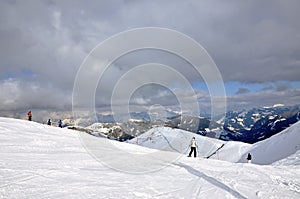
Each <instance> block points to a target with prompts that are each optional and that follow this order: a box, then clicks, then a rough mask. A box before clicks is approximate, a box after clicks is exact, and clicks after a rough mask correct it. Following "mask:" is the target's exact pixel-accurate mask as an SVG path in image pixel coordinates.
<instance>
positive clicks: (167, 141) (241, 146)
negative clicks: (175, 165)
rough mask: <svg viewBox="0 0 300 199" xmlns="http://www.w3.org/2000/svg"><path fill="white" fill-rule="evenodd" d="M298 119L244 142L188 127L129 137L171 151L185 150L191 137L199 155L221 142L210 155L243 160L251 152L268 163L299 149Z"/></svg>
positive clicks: (260, 162)
mask: <svg viewBox="0 0 300 199" xmlns="http://www.w3.org/2000/svg"><path fill="white" fill-rule="evenodd" d="M299 132H300V122H297V123H296V124H294V125H292V126H291V127H289V128H287V129H285V130H284V131H282V132H281V133H279V134H276V135H274V136H272V137H270V138H268V139H266V140H263V141H261V142H257V143H255V144H246V143H242V142H234V141H228V142H225V141H221V140H218V139H213V138H208V137H204V136H201V135H197V134H194V133H190V132H188V131H184V130H179V129H171V128H166V127H159V128H154V129H151V130H150V131H148V132H146V133H144V134H142V135H140V136H139V137H137V138H134V139H133V140H131V141H130V142H131V143H137V144H139V145H142V146H146V147H149V148H155V149H159V150H166V151H174V152H179V153H183V154H187V152H188V150H189V142H190V140H191V139H192V137H195V138H196V141H197V143H198V146H199V147H198V152H199V155H200V156H201V157H207V156H209V155H210V154H212V153H213V152H215V151H216V150H217V149H218V148H219V147H220V146H221V145H222V144H224V146H223V147H222V148H220V149H219V150H218V152H217V153H215V154H214V155H212V156H211V157H210V158H212V159H219V160H226V161H229V162H245V161H246V156H247V154H248V153H251V154H252V157H253V159H252V162H253V163H255V164H271V163H273V162H276V161H279V160H281V159H283V158H287V157H288V156H290V155H293V154H294V153H296V152H297V151H298V150H299V149H300V134H299Z"/></svg>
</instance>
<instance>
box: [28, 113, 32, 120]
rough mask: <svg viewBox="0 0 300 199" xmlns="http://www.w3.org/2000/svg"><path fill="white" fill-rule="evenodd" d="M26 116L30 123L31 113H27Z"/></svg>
mask: <svg viewBox="0 0 300 199" xmlns="http://www.w3.org/2000/svg"><path fill="white" fill-rule="evenodd" d="M27 116H28V120H29V121H31V118H32V112H31V111H29V112H28V113H27Z"/></svg>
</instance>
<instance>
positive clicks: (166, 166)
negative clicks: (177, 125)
mask: <svg viewBox="0 0 300 199" xmlns="http://www.w3.org/2000/svg"><path fill="white" fill-rule="evenodd" d="M154 131H155V130H154ZM154 131H153V132H154ZM161 131H164V132H162V134H163V135H165V136H167V134H168V133H170V134H171V133H172V131H181V130H172V129H170V128H168V129H167V130H166V132H165V130H161ZM296 132H299V124H298V123H297V124H295V125H293V126H292V127H291V128H289V129H287V130H286V131H284V132H283V133H282V134H278V135H276V136H273V137H272V138H270V139H267V140H265V141H262V142H258V143H256V144H254V145H250V144H245V143H238V144H237V145H235V144H236V142H227V143H226V144H225V145H224V147H223V148H221V149H220V151H219V159H222V158H223V157H225V156H227V155H228V156H232V157H233V156H236V158H233V159H238V157H241V156H240V155H239V154H244V153H247V152H248V151H250V152H252V153H253V158H254V159H253V161H254V162H255V159H256V158H258V159H257V160H259V159H260V157H259V156H258V153H259V154H261V157H262V158H263V159H264V160H270V162H273V161H274V160H273V159H271V158H270V156H269V155H270V154H274V153H272V150H269V149H271V148H272V146H273V145H276V146H278V147H277V149H278V150H277V151H279V150H284V149H286V148H289V146H288V145H291V146H292V144H293V143H298V144H299V135H298V134H297V133H296ZM147 134H148V135H151V131H148V132H147ZM193 135H194V134H191V133H189V132H183V133H182V132H181V133H180V132H178V135H177V134H176V136H175V137H174V135H172V136H171V135H170V138H173V140H169V142H170V143H171V144H173V143H176V140H177V139H178V138H181V139H183V141H182V144H185V143H186V142H188V141H189V138H190V137H192V136H193ZM180 136H181V137H180ZM185 136H187V137H186V138H184V137H185ZM84 139H88V140H91V141H92V142H93V143H94V144H95V145H93V146H97V148H91V147H90V146H89V145H87V143H84V142H83V140H84ZM152 139H153V140H157V141H158V140H161V139H159V137H158V136H157V137H155V134H153V136H152ZM197 139H199V137H198V136H197ZM205 139H207V140H206V141H205V143H202V145H203V146H201V150H203V151H204V150H206V149H211V148H213V147H218V146H219V144H221V143H223V141H220V140H214V139H211V138H205ZM0 140H1V142H0V198H299V197H300V181H299V179H300V167H299V162H298V161H297V159H298V160H299V150H298V149H297V148H295V146H294V148H295V150H296V153H294V154H293V155H290V156H288V154H285V155H287V156H286V157H284V156H285V155H284V156H282V159H281V160H279V161H276V162H275V163H274V164H272V165H263V166H262V165H256V164H247V163H243V162H244V160H241V162H240V163H232V162H227V161H222V160H213V159H206V158H202V157H198V158H188V157H186V154H184V155H183V156H178V154H179V153H178V152H166V153H161V152H160V150H157V149H156V150H155V149H150V148H146V147H142V146H140V145H136V144H130V143H121V142H117V141H113V140H108V139H105V138H100V137H99V138H96V137H94V136H91V135H89V134H86V133H83V132H77V131H73V130H68V129H65V128H63V129H61V128H57V127H52V126H47V125H43V124H38V123H35V122H28V121H23V120H16V119H9V118H0ZM268 140H270V141H268ZM280 140H282V141H280ZM198 141H199V140H198ZM214 141H215V143H214ZM139 143H140V144H141V143H142V139H141V138H140V141H139ZM144 143H146V140H145V141H144ZM149 143H151V140H150V141H149ZM200 143H201V142H200ZM204 144H206V146H207V147H204ZM112 146H114V147H112ZM172 146H173V145H172ZM183 147H184V146H183ZM297 147H299V145H297ZM273 148H274V147H273ZM96 149H97V150H99V152H101V154H103V156H104V157H97V156H96V155H97V154H96V151H93V150H96ZM239 150H243V152H242V153H241V152H240V151H239ZM230 151H231V152H230ZM233 151H235V153H232V152H233ZM91 152H93V153H91ZM226 153H227V155H225V154H226ZM230 153H231V154H230ZM275 155H276V154H275ZM170 156H176V157H178V158H176V159H174V160H173V161H169V162H165V161H164V160H167V159H168V157H170ZM276 157H279V156H277V155H276ZM211 158H216V159H217V154H216V155H213V156H212V157H211ZM110 161H113V162H114V163H116V165H117V167H118V168H127V169H129V170H130V171H134V169H135V167H136V166H137V165H140V164H141V165H142V166H144V169H145V172H143V173H139V174H133V173H132V172H131V173H130V172H126V170H119V169H117V168H112V167H109V166H107V163H110ZM156 163H161V164H162V165H157V164H156ZM266 164H267V163H266ZM286 165H288V166H286ZM153 166H160V167H159V168H160V169H156V170H155V171H147V168H148V167H153Z"/></svg>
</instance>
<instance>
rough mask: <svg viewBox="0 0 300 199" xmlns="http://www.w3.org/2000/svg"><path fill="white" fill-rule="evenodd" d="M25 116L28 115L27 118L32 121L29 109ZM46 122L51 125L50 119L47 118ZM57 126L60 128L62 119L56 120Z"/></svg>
mask: <svg viewBox="0 0 300 199" xmlns="http://www.w3.org/2000/svg"><path fill="white" fill-rule="evenodd" d="M27 116H28V120H29V121H32V112H31V111H29V112H28V113H27ZM47 124H48V125H50V126H51V125H52V122H51V119H49V120H48V122H47ZM57 126H58V127H60V128H62V121H61V120H58V122H57Z"/></svg>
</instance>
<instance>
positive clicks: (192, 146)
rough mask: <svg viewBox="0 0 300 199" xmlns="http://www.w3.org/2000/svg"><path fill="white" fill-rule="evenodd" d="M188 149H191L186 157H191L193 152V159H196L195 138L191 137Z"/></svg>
mask: <svg viewBox="0 0 300 199" xmlns="http://www.w3.org/2000/svg"><path fill="white" fill-rule="evenodd" d="M190 147H191V151H190V153H189V155H188V157H191V155H192V153H193V152H194V157H196V156H197V153H196V147H197V148H198V146H197V143H196V139H195V137H193V139H192V140H191V143H190Z"/></svg>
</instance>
